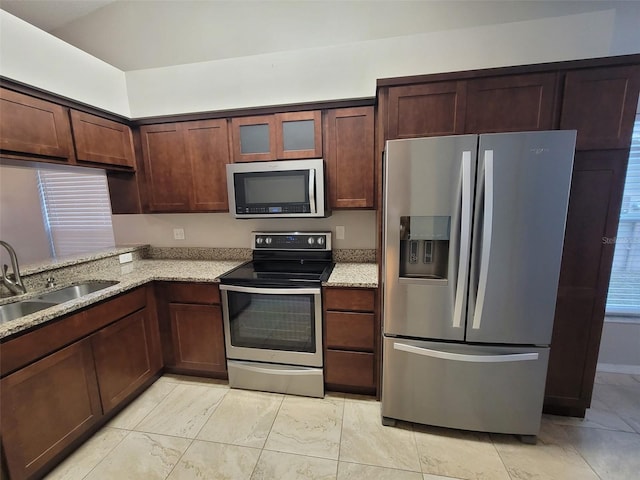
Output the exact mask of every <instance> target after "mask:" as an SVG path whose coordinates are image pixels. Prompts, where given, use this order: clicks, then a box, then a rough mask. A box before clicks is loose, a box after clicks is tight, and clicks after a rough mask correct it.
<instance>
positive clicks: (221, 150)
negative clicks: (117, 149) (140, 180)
mask: <svg viewBox="0 0 640 480" xmlns="http://www.w3.org/2000/svg"><path fill="white" fill-rule="evenodd" d="M140 134H141V137H142V156H143V160H144V168H145V178H146V188H147V194H148V210H149V211H150V212H198V211H208V212H212V211H227V210H228V209H229V207H228V203H227V184H226V170H225V165H226V164H227V163H229V144H228V133H227V121H226V120H201V121H195V122H180V123H167V124H161V125H145V126H143V127H141V128H140Z"/></svg>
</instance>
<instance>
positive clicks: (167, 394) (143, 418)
mask: <svg viewBox="0 0 640 480" xmlns="http://www.w3.org/2000/svg"><path fill="white" fill-rule="evenodd" d="M160 378H162V377H160ZM160 378H158V380H160ZM158 380H156V381H155V382H153V383H152V384H151V385H149V388H151V387H153V385H155V384H156V382H157V381H158ZM166 383H171V382H166ZM177 386H178V385H177V384H175V385H174V387H173V388H172V389H171V390H169V391H168V392H167V393H166V394H165V395H164V396H163V397H162V398H161V399H160V401H159V402H158V403H156V404H155V405H154V407H153V408H152V409H151V410H149V411H148V412H147V414H146V415H145V416H144V417H142V418H141V419H140V421H139V422H138V423H136V424H135V425H133V427H132V428H130V429H129V430H131V431H136V430H135V429H136V427H137V426H138V425H140V424H141V423H142V422H144V421H145V420H146V419H147V417H148V416H149V415H151V414H152V413H153V411H154V410H155V409H156V408H158V406H159V405H160V404H161V403H162V402H163V401H164V400H165V399H166V398H167V397H168V396H169V395H171V394H172V393H173V391H174V390H175V389H176V387H177ZM146 391H148V390H145V392H146ZM145 392H143V393H142V395H144V394H145ZM142 395H141V396H142ZM141 396H140V397H138V398H141ZM138 398H136V399H135V400H134V401H133V402H131V403H130V404H129V405H127V406H126V407H125V408H123V409H122V410H121V411H120V412H119V413H118V414H117V415H116V416H115V417H113V418H112V419H111V420H110V421H109V422H108V423H111V422H112V421H114V420H115V419H116V418H118V417H119V416H120V415H121V414H122V413H123V412H124V411H125V410H127V408H129V407H130V406H131V405H132V404H133V403H134V402H135V401H136V400H137V399H138Z"/></svg>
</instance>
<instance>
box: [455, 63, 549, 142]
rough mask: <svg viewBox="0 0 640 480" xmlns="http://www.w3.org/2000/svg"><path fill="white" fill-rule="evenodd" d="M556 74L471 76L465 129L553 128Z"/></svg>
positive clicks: (510, 130)
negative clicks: (475, 78) (473, 78)
mask: <svg viewBox="0 0 640 480" xmlns="http://www.w3.org/2000/svg"><path fill="white" fill-rule="evenodd" d="M556 78H557V74H556V73H541V74H529V75H509V76H505V77H494V78H481V79H477V80H469V81H468V83H467V107H466V117H465V132H466V133H489V132H523V131H531V130H551V129H552V128H553V123H554V122H553V118H554V115H553V114H554V102H555V98H556V94H555V92H556Z"/></svg>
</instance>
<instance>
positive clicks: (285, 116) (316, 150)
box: [231, 110, 322, 163]
mask: <svg viewBox="0 0 640 480" xmlns="http://www.w3.org/2000/svg"><path fill="white" fill-rule="evenodd" d="M231 138H232V145H233V148H232V150H233V161H234V162H235V163H238V162H256V161H269V160H290V159H302V158H321V157H322V112H320V111H319V110H312V111H303V112H285V113H275V114H272V115H256V116H252V117H234V118H232V119H231Z"/></svg>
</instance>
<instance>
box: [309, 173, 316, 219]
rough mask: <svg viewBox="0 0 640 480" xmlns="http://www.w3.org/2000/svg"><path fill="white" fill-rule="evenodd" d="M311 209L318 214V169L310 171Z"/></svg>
mask: <svg viewBox="0 0 640 480" xmlns="http://www.w3.org/2000/svg"><path fill="white" fill-rule="evenodd" d="M309 209H310V210H311V213H316V169H315V168H312V169H310V170H309Z"/></svg>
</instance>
